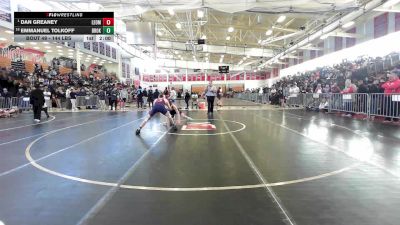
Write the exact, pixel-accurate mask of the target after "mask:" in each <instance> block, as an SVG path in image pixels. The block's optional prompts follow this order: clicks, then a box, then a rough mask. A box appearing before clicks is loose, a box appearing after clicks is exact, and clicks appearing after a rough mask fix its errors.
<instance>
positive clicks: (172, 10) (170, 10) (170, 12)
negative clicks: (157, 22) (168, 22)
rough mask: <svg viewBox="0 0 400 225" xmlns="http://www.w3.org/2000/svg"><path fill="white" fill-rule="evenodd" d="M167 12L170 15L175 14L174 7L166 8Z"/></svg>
mask: <svg viewBox="0 0 400 225" xmlns="http://www.w3.org/2000/svg"><path fill="white" fill-rule="evenodd" d="M168 13H169V15H171V16H173V15H175V12H174V9H173V8H169V9H168Z"/></svg>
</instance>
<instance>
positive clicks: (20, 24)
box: [14, 12, 114, 42]
mask: <svg viewBox="0 0 400 225" xmlns="http://www.w3.org/2000/svg"><path fill="white" fill-rule="evenodd" d="M14 41H17V42H24V41H26V42H28V41H29V42H35V41H37V42H42V41H62V42H113V41H114V12H14Z"/></svg>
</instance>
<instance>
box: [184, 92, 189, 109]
mask: <svg viewBox="0 0 400 225" xmlns="http://www.w3.org/2000/svg"><path fill="white" fill-rule="evenodd" d="M189 100H190V93H189V90H186V92H185V103H186V109H189Z"/></svg>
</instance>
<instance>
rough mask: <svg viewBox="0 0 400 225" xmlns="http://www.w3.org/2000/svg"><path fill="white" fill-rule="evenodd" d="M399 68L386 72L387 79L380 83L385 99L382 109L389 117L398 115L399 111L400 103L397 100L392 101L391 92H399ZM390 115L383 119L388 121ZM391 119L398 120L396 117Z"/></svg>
mask: <svg viewBox="0 0 400 225" xmlns="http://www.w3.org/2000/svg"><path fill="white" fill-rule="evenodd" d="M399 75H400V70H393V71H391V72H390V73H389V74H388V78H389V80H388V81H387V82H385V83H384V84H383V85H382V88H383V89H384V93H385V99H384V102H385V104H383V107H384V108H383V109H382V110H383V111H384V113H385V115H388V116H390V117H398V116H399V111H400V104H399V102H398V101H393V98H392V94H398V93H400V79H399ZM390 117H386V118H385V121H390ZM393 121H398V119H397V118H395V119H393Z"/></svg>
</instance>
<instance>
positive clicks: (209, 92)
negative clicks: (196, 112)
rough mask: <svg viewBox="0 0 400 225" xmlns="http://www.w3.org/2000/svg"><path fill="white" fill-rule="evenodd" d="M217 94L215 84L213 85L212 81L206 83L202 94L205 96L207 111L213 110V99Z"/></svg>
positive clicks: (211, 111)
mask: <svg viewBox="0 0 400 225" xmlns="http://www.w3.org/2000/svg"><path fill="white" fill-rule="evenodd" d="M216 94H217V90H216V88H215V86H213V83H212V81H211V80H210V82H209V83H208V85H207V87H206V89H205V90H204V95H205V96H206V98H207V106H208V109H207V113H213V112H214V100H215V95H216Z"/></svg>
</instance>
